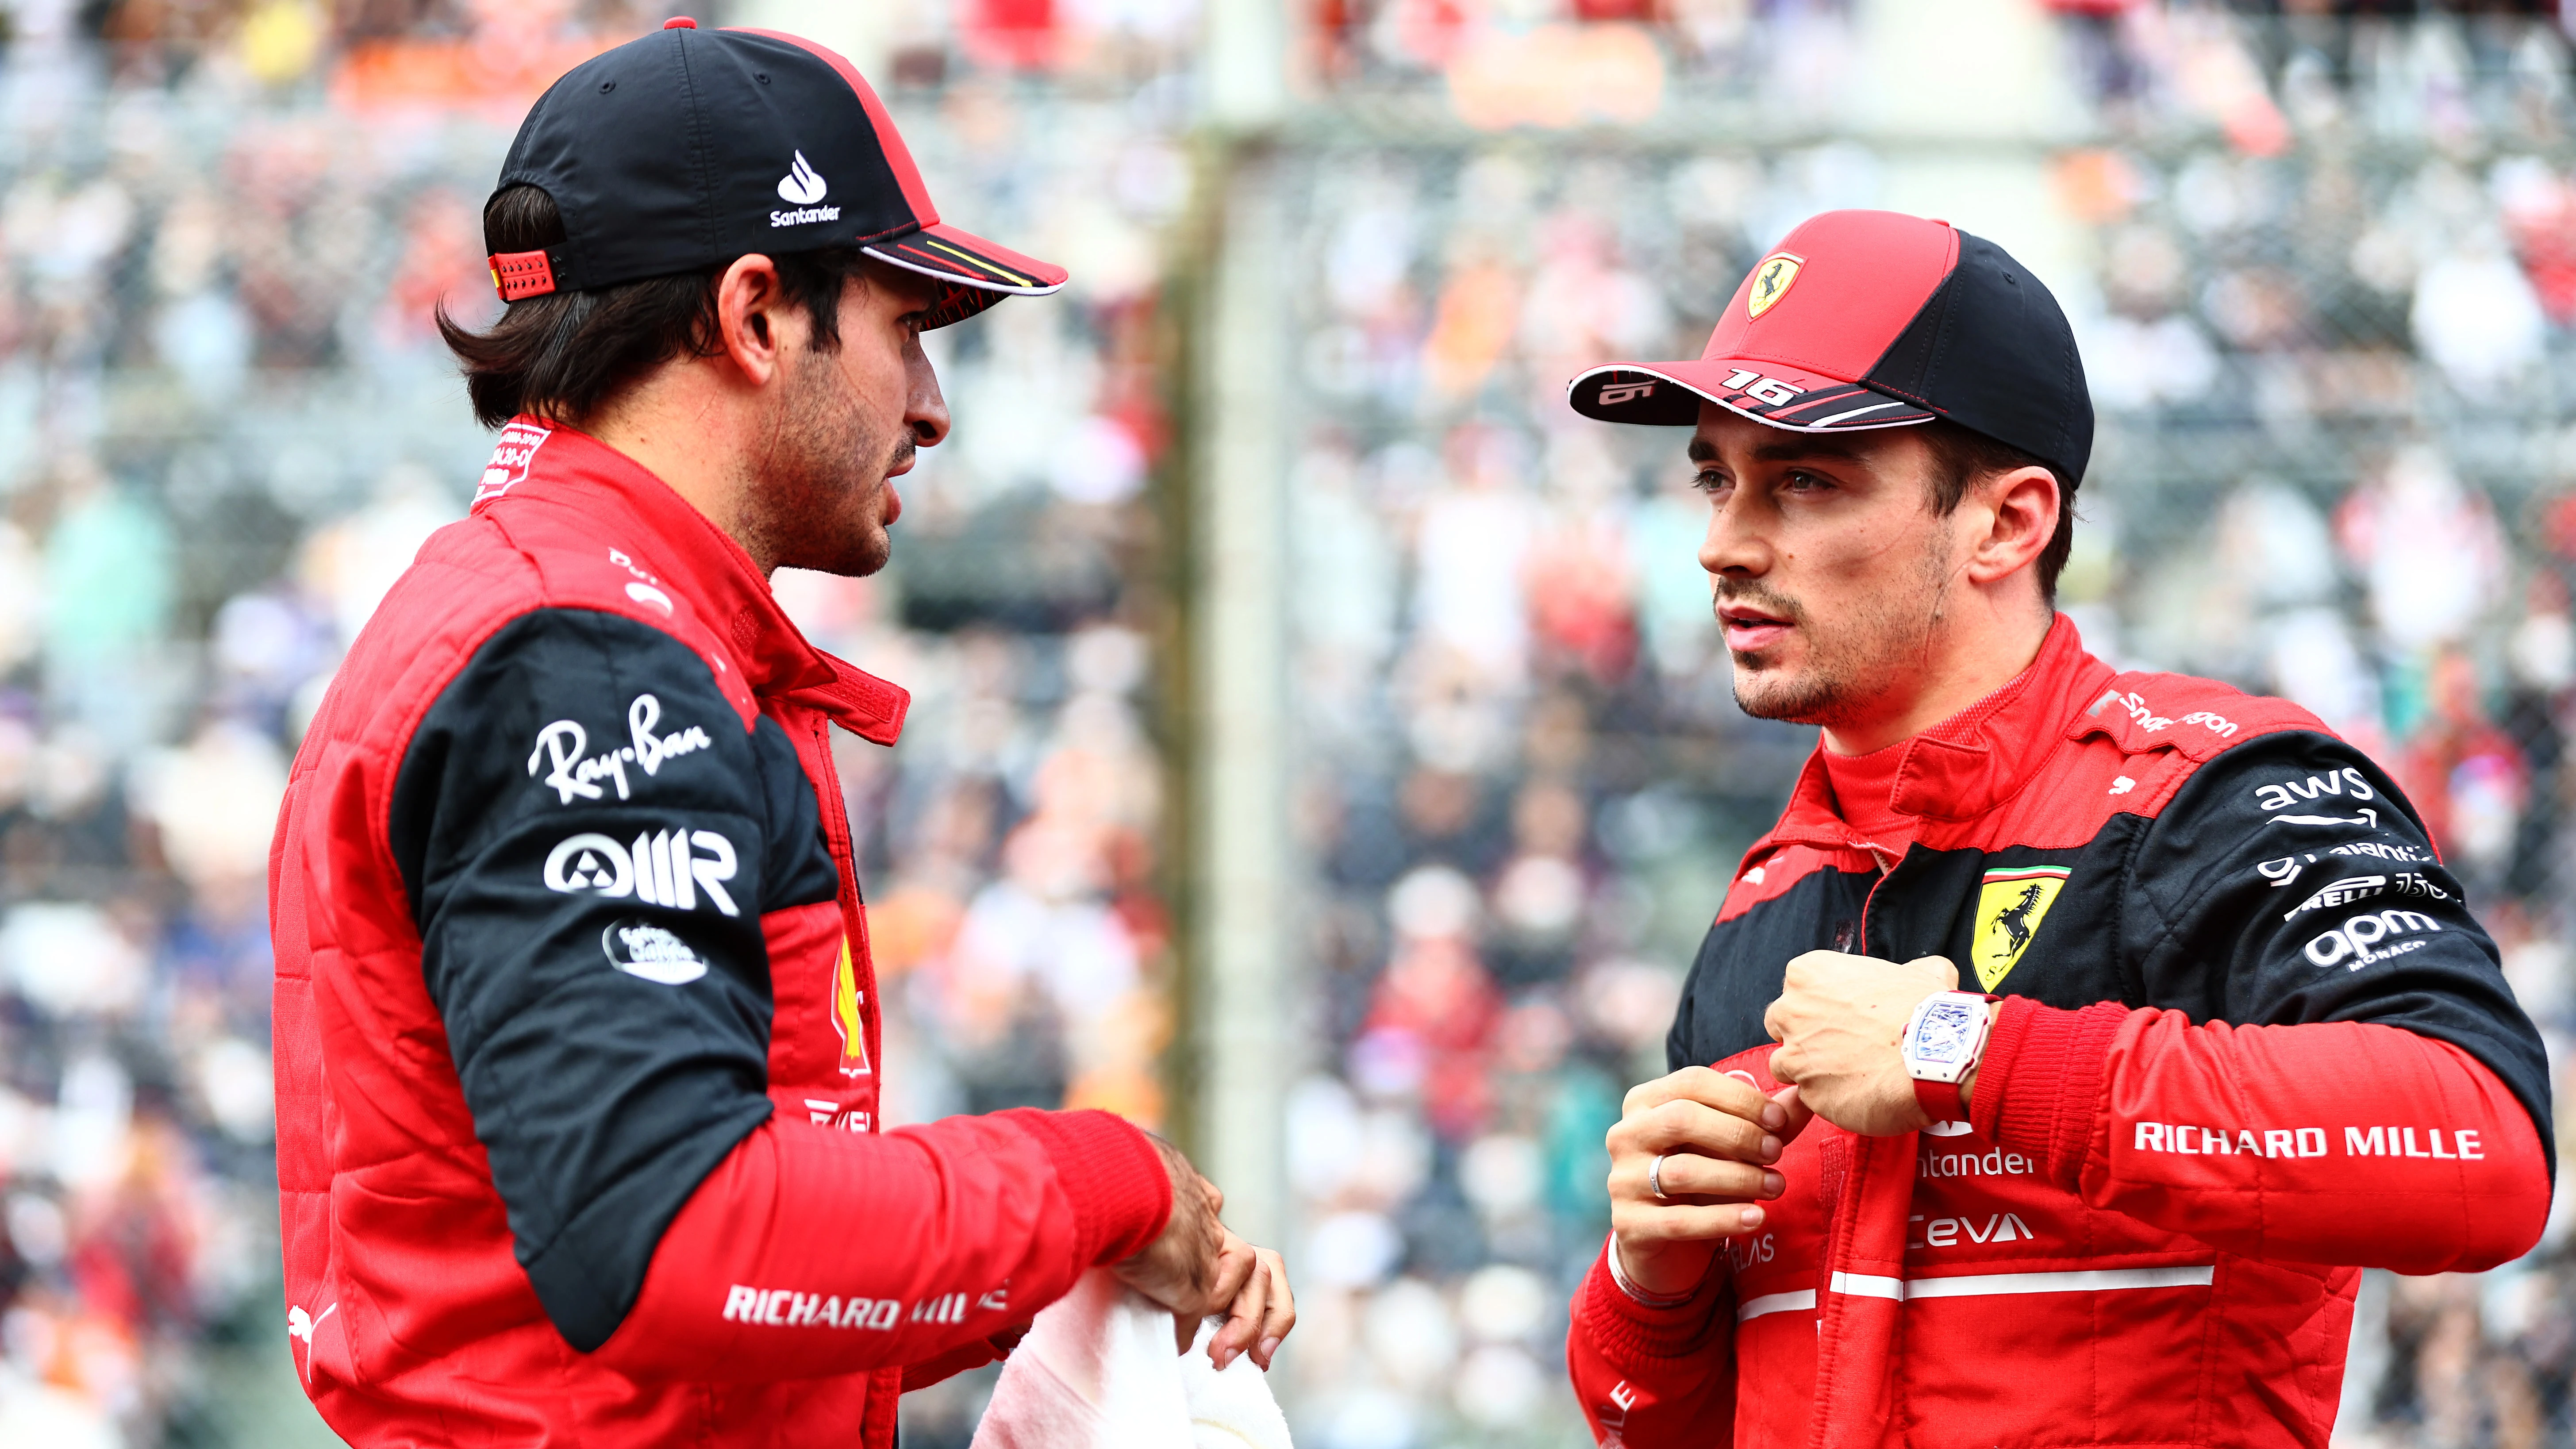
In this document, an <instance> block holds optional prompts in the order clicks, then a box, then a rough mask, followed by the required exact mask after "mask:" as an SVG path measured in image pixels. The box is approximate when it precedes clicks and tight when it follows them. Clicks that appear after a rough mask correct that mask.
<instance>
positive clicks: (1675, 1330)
mask: <svg viewBox="0 0 2576 1449" xmlns="http://www.w3.org/2000/svg"><path fill="white" fill-rule="evenodd" d="M1725 1281H1726V1275H1725V1274H1724V1273H1721V1272H1719V1271H1718V1268H1717V1264H1716V1263H1715V1261H1713V1260H1712V1261H1711V1262H1710V1264H1709V1271H1708V1276H1707V1277H1705V1278H1703V1279H1701V1280H1700V1285H1699V1287H1698V1288H1697V1289H1695V1290H1693V1291H1692V1293H1691V1296H1690V1297H1689V1298H1687V1299H1684V1300H1683V1301H1682V1302H1680V1303H1676V1304H1673V1305H1671V1306H1669V1307H1656V1306H1653V1305H1650V1304H1646V1303H1641V1302H1639V1301H1638V1300H1636V1299H1635V1298H1632V1297H1630V1296H1629V1295H1628V1293H1627V1292H1626V1290H1624V1289H1623V1288H1621V1287H1620V1285H1619V1282H1618V1279H1617V1278H1616V1277H1615V1276H1613V1270H1612V1269H1611V1267H1610V1245H1609V1243H1608V1241H1607V1240H1606V1239H1605V1240H1604V1241H1603V1243H1602V1245H1601V1256H1600V1257H1598V1258H1596V1259H1594V1260H1593V1263H1592V1272H1591V1274H1590V1275H1589V1276H1588V1277H1586V1278H1585V1279H1584V1280H1583V1289H1582V1291H1581V1292H1580V1293H1578V1294H1576V1295H1575V1301H1574V1316H1575V1318H1576V1320H1577V1321H1578V1322H1579V1323H1580V1324H1581V1325H1582V1327H1583V1329H1584V1331H1585V1332H1587V1333H1589V1334H1590V1335H1591V1336H1592V1342H1593V1344H1594V1346H1596V1347H1598V1348H1599V1349H1600V1350H1601V1353H1602V1356H1603V1357H1604V1358H1607V1359H1609V1360H1610V1361H1611V1362H1612V1363H1620V1364H1626V1363H1634V1362H1636V1361H1638V1360H1639V1359H1648V1358H1683V1357H1686V1356H1688V1355H1690V1354H1693V1353H1696V1352H1698V1351H1699V1350H1700V1349H1701V1348H1702V1347H1704V1346H1706V1344H1707V1342H1708V1338H1709V1332H1710V1329H1711V1327H1712V1325H1713V1324H1714V1322H1715V1321H1716V1319H1717V1316H1718V1315H1717V1310H1718V1309H1719V1308H1720V1307H1721V1306H1722V1305H1723V1304H1724V1303H1725V1301H1726V1294H1725V1292H1724V1291H1723V1290H1722V1289H1721V1288H1720V1287H1719V1286H1718V1285H1720V1284H1722V1283H1724V1282H1725Z"/></svg>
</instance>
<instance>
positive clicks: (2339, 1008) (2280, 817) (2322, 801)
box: [2121, 731, 2557, 1174]
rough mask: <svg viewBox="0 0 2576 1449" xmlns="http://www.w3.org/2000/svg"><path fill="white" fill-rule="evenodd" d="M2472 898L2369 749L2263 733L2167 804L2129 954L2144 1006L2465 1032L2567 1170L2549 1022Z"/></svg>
mask: <svg viewBox="0 0 2576 1449" xmlns="http://www.w3.org/2000/svg"><path fill="white" fill-rule="evenodd" d="M2465 896H2466V892H2465V891H2464V890H2462V888H2461V886H2460V882H2459V880H2458V878H2457V877H2455V876H2453V875H2452V874H2451V872H2450V871H2449V870H2447V869H2446V868H2444V867H2443V865H2442V864H2441V862H2440V861H2439V860H2438V859H2437V858H2436V857H2435V855H2434V852H2433V847H2432V843H2431V841H2430V840H2429V839H2428V838H2427V836H2426V834H2425V831H2424V827H2423V824H2422V822H2421V821H2419V820H2418V819H2417V818H2416V815H2415V810H2414V807H2413V806H2411V805H2409V804H2408V803H2407V801H2406V799H2405V797H2404V796H2403V795H2401V794H2400V793H2399V792H2398V789H2397V785H2396V782H2395V781H2393V780H2391V779H2389V777H2388V776H2387V774H2386V773H2385V772H2383V771H2382V770H2380V768H2379V767H2378V766H2377V765H2375V764H2373V763H2371V760H2370V757H2369V756H2367V755H2365V754H2363V753H2362V752H2361V751H2359V750H2357V749H2355V748H2353V747H2352V746H2351V745H2349V744H2346V743H2344V742H2343V741H2341V740H2338V739H2336V738H2334V737H2333V736H2331V735H2324V734H2317V733H2314V732H2309V731H2286V732H2282V733H2278V734H2267V735H2261V736H2257V737H2256V738H2254V739H2250V740H2247V741H2246V742H2245V743H2243V744H2241V745H2238V746H2236V747H2234V748H2233V749H2229V750H2227V751H2225V752H2223V753H2221V754H2220V755H2219V756H2218V757H2217V758H2215V759H2213V760H2211V761H2210V762H2209V763H2208V764H2206V765H2203V766H2201V767H2200V769H2199V770H2197V771H2196V772H2194V773H2193V775H2192V777H2191V778H2190V779H2189V780H2186V781H2185V782H2184V783H2183V785H2182V788H2181V789H2179V790H2177V791H2176V792H2174V796H2173V799H2172V800H2171V801H2170V802H2168V803H2167V804H2166V806H2165V808H2164V809H2163V810H2162V811H2161V812H2159V814H2158V816H2157V819H2156V822H2155V825H2154V827H2153V828H2152V829H2150V830H2149V831H2148V832H2147V835H2146V838H2145V839H2144V840H2143V841H2142V842H2141V843H2140V846H2139V849H2138V852H2137V855H2136V857H2135V859H2134V864H2133V867H2132V871H2131V883H2130V888H2129V897H2130V900H2129V904H2130V909H2129V910H2128V911H2127V912H2126V913H2125V914H2124V917H2123V920H2122V923H2121V935H2122V937H2123V938H2124V939H2123V941H2122V954H2123V955H2124V956H2125V957H2127V958H2128V959H2129V960H2131V961H2133V962H2135V963H2136V969H2137V971H2138V980H2139V984H2140V986H2141V988H2142V992H2143V995H2144V997H2145V1001H2144V1004H2146V1005H2151V1006H2162V1007H2168V1008H2173V1009H2177V1010H2181V1011H2185V1012H2188V1013H2190V1015H2191V1017H2192V1019H2193V1020H2194V1021H2224V1022H2231V1023H2236V1024H2240V1025H2259V1026H2287V1025H2295V1024H2299V1023H2303V1022H2317V1021H2366V1022H2376V1023H2379V1024H2382V1025H2386V1026H2397V1027H2404V1028H2405V1029H2406V1030H2408V1031H2412V1032H2415V1033H2418V1034H2419V1035H2423V1036H2428V1037H2432V1038H2434V1039H2436V1040H2438V1041H2446V1042H2449V1043H2451V1044H2452V1045H2454V1046H2456V1047H2458V1048H2460V1049H2461V1050H2462V1051H2465V1052H2467V1053H2468V1054H2469V1055H2471V1056H2473V1057H2475V1058H2477V1059H2478V1060H2479V1061H2480V1062H2482V1063H2484V1064H2485V1065H2486V1067H2487V1068H2488V1070H2490V1071H2492V1072H2494V1073H2495V1074H2496V1076H2497V1077H2498V1078H2499V1079H2500V1080H2501V1081H2503V1083H2504V1084H2505V1086H2506V1087H2507V1088H2508V1089H2509V1090H2511V1091H2512V1092H2513V1094H2514V1096H2515V1097H2516V1098H2518V1099H2519V1100H2520V1101H2521V1102H2522V1105H2523V1107H2524V1108H2525V1109H2526V1110H2528V1111H2529V1112H2530V1113H2531V1117H2532V1122H2533V1123H2534V1125H2535V1126H2536V1127H2537V1128H2538V1130H2539V1133H2540V1141H2541V1145H2542V1147H2543V1149H2544V1150H2546V1151H2549V1152H2550V1154H2551V1164H2550V1165H2551V1171H2552V1173H2553V1174H2554V1173H2555V1171H2556V1168H2557V1162H2556V1155H2555V1153H2556V1149H2555V1142H2554V1139H2553V1137H2552V1135H2551V1131H2550V1107H2549V1066H2548V1058H2547V1056H2546V1054H2545V1053H2544V1051H2543V1049H2542V1047H2541V1042H2540V1033H2539V1032H2538V1030H2537V1029H2535V1028H2534V1027H2533V1026H2532V1024H2531V1019H2530V1018H2529V1017H2528V1016H2526V1015H2525V1014H2524V1013H2523V1010H2522V1007H2521V1006H2520V1004H2519V1003H2517V1002H2516V1001H2515V1000H2514V997H2513V991H2512V988H2511V987H2509V986H2508V985H2506V983H2505V979H2504V972H2503V969H2502V968H2501V967H2500V966H2499V964H2498V956H2497V952H2496V945H2495V942H2494V940H2493V939H2492V938H2490V937H2489V936H2488V935H2487V933H2486V929H2485V928H2484V927H2482V926H2480V925H2479V924H2478V922H2477V919H2476V918H2475V917H2474V916H2472V915H2470V914H2469V908H2468V904H2467V902H2466V900H2465V899H2464V897H2465Z"/></svg>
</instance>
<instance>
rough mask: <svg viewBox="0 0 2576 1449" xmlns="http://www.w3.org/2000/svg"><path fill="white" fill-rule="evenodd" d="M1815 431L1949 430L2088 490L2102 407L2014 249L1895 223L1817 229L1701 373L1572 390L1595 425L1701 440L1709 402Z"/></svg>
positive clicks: (1646, 371) (1920, 222)
mask: <svg viewBox="0 0 2576 1449" xmlns="http://www.w3.org/2000/svg"><path fill="white" fill-rule="evenodd" d="M1703 398H1705V399H1706V400H1708V401H1710V402H1713V403H1716V404H1717V405H1718V406H1720V407H1723V408H1727V409H1729V410H1731V411H1733V412H1737V413H1741V414H1743V415H1744V416H1745V417H1748V418H1751V419H1753V420H1754V421H1756V422H1761V423H1768V424H1770V425H1771V426H1773V427H1776V428H1787V429H1790V430H1792V431H1795V432H1801V433H1827V432H1840V431H1844V430H1846V429H1861V428H1899V427H1905V426H1907V425H1909V424H1913V423H1922V422H1929V421H1930V420H1932V419H1934V418H1948V419H1949V420H1950V421H1952V422H1955V423H1958V424H1959V425H1961V426H1963V427H1966V428H1970V429H1973V430H1974V431H1976V432H1980V433H1983V434H1985V435H1986V436H1987V437H1990V438H1993V439H1995V440H1996V441H1998V442H2003V443H2009V444H2011V445H2012V446H2014V447H2016V448H2019V449H2021V450H2022V451H2023V452H2025V453H2028V454H2030V455H2031V456H2033V457H2035V458H2037V459H2039V460H2040V461H2041V462H2043V463H2046V464H2048V465H2049V466H2050V467H2053V468H2055V469H2056V470H2057V471H2058V472H2059V473H2060V474H2061V475H2063V476H2064V477H2065V478H2066V479H2067V480H2068V481H2069V482H2070V483H2080V482H2082V481H2083V478H2084V465H2085V463H2086V462H2087V461H2088V460H2089V459H2090V458H2091V457H2092V454H2093V396H2092V394H2091V392H2090V391H2088V390H2087V389H2086V387H2085V385H2084V359H2083V358H2082V357H2080V356H2078V355H2077V353H2076V350H2075V331H2074V329H2073V328H2072V327H2070V326H2068V325H2067V322H2066V313H2065V312H2064V311H2063V310H2061V309H2060V308H2059V307H2058V305H2057V299H2056V298H2055V297H2054V296H2052V295H2050V294H2049V290H2048V288H2047V287H2045V286H2043V285H2041V284H2040V280H2039V278H2037V277H2035V276H2032V275H2031V273H2030V270H2029V269H2028V268H2027V267H2024V266H2022V265H2021V264H2020V263H2019V262H2016V261H2014V260H2013V259H2012V256H2011V255H2010V254H2009V253H2007V252H2006V251H2005V250H2004V249H2003V248H2002V247H1999V246H1996V245H1995V244H1994V243H1993V242H1990V241H1987V240H1986V239H1985V238H1983V237H1979V236H1971V235H1970V234H1968V233H1967V232H1964V231H1961V230H1959V229H1958V228H1957V227H1954V226H1951V225H1950V224H1949V223H1947V222H1941V221H1927V220H1925V219H1923V218H1922V217H1919V216H1906V215H1903V214H1901V213H1899V212H1893V211H1828V212H1825V213H1823V214H1821V215H1819V216H1814V217H1810V218H1808V219H1807V220H1806V221H1805V222H1804V223H1802V224H1800V225H1799V227H1798V229H1797V230H1795V231H1792V232H1790V233H1789V235H1788V236H1787V237H1786V238H1784V239H1782V241H1781V243H1780V245H1779V246H1778V247H1777V248H1775V249H1774V250H1773V251H1772V252H1771V253H1770V254H1769V255H1768V256H1765V257H1764V258H1763V259H1762V260H1761V261H1759V262H1757V263H1755V264H1754V267H1753V270H1752V272H1751V273H1750V274H1749V275H1747V276H1746V277H1745V279H1744V284H1743V285H1742V286H1740V287H1737V288H1736V289H1735V297H1734V300H1732V301H1730V302H1728V303H1727V304H1726V312H1725V315H1724V316H1722V317H1720V318H1719V319H1718V324H1717V330H1716V331H1714V332H1712V333H1710V334H1709V338H1708V347H1707V350H1705V351H1704V352H1702V353H1701V354H1700V356H1699V360H1698V361H1696V362H1614V363H1610V364H1608V365H1606V366H1602V367H1596V368H1593V369H1592V370H1590V371H1589V372H1586V373H1584V374H1583V375H1582V376H1580V377H1577V378H1576V379H1574V381H1573V382H1572V383H1570V384H1568V385H1567V388H1566V400H1567V401H1568V402H1569V403H1571V404H1573V407H1574V410H1575V411H1576V412H1579V413H1581V414H1583V415H1584V416H1585V417H1588V418H1599V419H1601V420H1603V421H1604V422H1613V423H1652V424H1658V425H1662V426H1667V427H1671V426H1679V427H1688V426H1690V425H1691V424H1693V423H1695V422H1697V421H1698V420H1699V408H1700V401H1701V399H1703Z"/></svg>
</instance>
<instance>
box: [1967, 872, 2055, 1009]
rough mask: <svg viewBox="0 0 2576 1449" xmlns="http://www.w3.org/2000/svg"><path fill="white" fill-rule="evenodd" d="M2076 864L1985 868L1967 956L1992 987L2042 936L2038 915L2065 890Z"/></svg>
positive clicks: (1981, 980) (1987, 987)
mask: <svg viewBox="0 0 2576 1449" xmlns="http://www.w3.org/2000/svg"><path fill="white" fill-rule="evenodd" d="M2070 869H2071V867H2068V866H2063V865H2023V866H2007V867H2003V868H1999V869H1996V870H1990V871H1987V872H1986V878H1985V882H1984V885H1983V887H1982V888H1981V889H1980V890H1979V891H1978V892H1977V934H1976V935H1975V936H1974V937H1973V938H1972V939H1971V940H1970V941H1969V942H1968V960H1969V961H1970V962H1971V963H1972V964H1974V965H1975V966H1976V968H1977V980H1978V981H1979V982H1980V983H1982V984H1983V985H1984V986H1985V988H1986V989H1987V990H1988V991H1992V990H1994V989H1995V988H1996V987H1997V986H1998V985H2001V984H2002V982H2003V979H2004V978H2005V977H2006V976H2009V975H2011V974H2012V969H2013V967H2014V966H2016V965H2018V964H2020V962H2021V953H2022V952H2023V951H2025V950H2027V949H2029V946H2030V939H2031V937H2033V936H2036V935H2038V934H2039V919H2040V917H2042V916H2045V915H2047V914H2048V908H2049V907H2050V906H2051V905H2053V904H2055V903H2056V901H2057V893H2058V892H2059V891H2062V890H2064V889H2066V877H2067V874H2068V872H2069V871H2070Z"/></svg>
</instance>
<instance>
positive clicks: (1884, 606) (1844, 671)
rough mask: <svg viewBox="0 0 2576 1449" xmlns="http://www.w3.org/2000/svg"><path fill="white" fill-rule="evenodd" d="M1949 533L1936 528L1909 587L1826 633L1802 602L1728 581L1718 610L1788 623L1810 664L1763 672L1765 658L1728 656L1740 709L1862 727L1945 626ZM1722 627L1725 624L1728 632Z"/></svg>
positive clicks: (1873, 598) (1875, 596)
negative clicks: (1746, 610)
mask: <svg viewBox="0 0 2576 1449" xmlns="http://www.w3.org/2000/svg"><path fill="white" fill-rule="evenodd" d="M1947 544H1948V530H1947V529H1944V528H1936V529H1934V530H1933V531H1932V537H1931V538H1930V540H1929V541H1928V542H1927V543H1926V545H1925V548H1924V551H1923V555H1922V557H1921V558H1920V559H1919V560H1918V561H1917V564H1916V567H1915V568H1914V569H1912V570H1910V571H1909V572H1908V574H1907V575H1906V580H1905V581H1906V583H1907V584H1908V585H1909V586H1910V587H1906V588H1901V589H1891V590H1879V591H1873V592H1872V593H1870V594H1868V595H1867V596H1866V599H1867V602H1866V604H1865V605H1863V606H1862V607H1861V608H1859V609H1856V610H1853V611H1850V612H1849V613H1847V614H1844V615H1842V616H1840V617H1837V618H1835V619H1833V620H1831V621H1829V622H1828V623H1827V624H1825V625H1824V626H1823V627H1819V626H1818V624H1817V622H1816V621H1815V620H1813V619H1811V618H1810V617H1808V614H1807V611H1806V609H1805V608H1804V607H1802V606H1801V605H1800V604H1799V603H1798V602H1797V601H1796V600H1794V599H1791V598H1790V597H1789V596H1787V595H1786V594H1782V593H1778V592H1776V591H1774V590H1772V589H1770V588H1768V587H1766V586H1765V585H1763V584H1761V583H1758V582H1753V583H1743V584H1738V583H1736V582H1734V581H1733V580H1724V581H1721V583H1720V585H1719V590H1718V595H1717V598H1716V600H1715V601H1714V607H1717V608H1721V609H1722V608H1724V607H1725V606H1726V605H1728V604H1736V603H1740V604H1747V605H1751V606H1752V607H1754V608H1758V609H1760V610H1762V611H1763V612H1765V613H1768V614H1772V615H1775V616H1777V617H1779V618H1782V619H1785V620H1787V621H1788V622H1789V623H1790V624H1791V625H1792V626H1794V627H1795V629H1796V633H1797V636H1798V637H1800V638H1803V639H1804V640H1805V641H1806V645H1807V661H1806V664H1805V665H1804V667H1802V668H1798V669H1795V670H1791V669H1787V668H1783V667H1780V666H1777V665H1769V666H1766V665H1763V664H1761V663H1759V662H1756V661H1757V658H1758V656H1753V655H1746V654H1740V653H1735V652H1733V651H1729V654H1730V657H1731V658H1732V659H1733V661H1734V664H1735V679H1734V684H1735V705H1736V708H1738V709H1741V710H1743V711H1744V712H1745V713H1746V714H1748V715H1751V716H1752V717H1753V718H1755V719H1776V720H1784V721H1787V722H1788V723H1791V724H1804V725H1822V726H1824V727H1825V728H1827V729H1835V728H1838V727H1841V726H1845V725H1850V724H1854V723H1857V722H1859V721H1860V720H1862V719H1864V718H1865V717H1867V716H1868V715H1869V714H1871V713H1872V712H1873V706H1875V705H1876V704H1877V703H1878V702H1879V701H1880V700H1882V699H1883V698H1884V697H1885V696H1886V695H1887V694H1888V693H1889V692H1890V691H1891V690H1893V689H1895V688H1896V687H1897V685H1898V682H1899V681H1900V680H1902V679H1903V678H1904V677H1905V676H1906V674H1907V673H1908V672H1910V671H1914V670H1917V669H1919V668H1920V667H1921V665H1922V662H1923V659H1924V657H1925V655H1926V653H1927V652H1928V650H1929V647H1930V645H1931V641H1932V636H1933V634H1934V632H1935V631H1936V630H1938V629H1939V628H1940V627H1941V619H1942V612H1941V602H1942V598H1943V595H1944V593H1945V592H1946V590H1947V588H1948V583H1949V580H1948V570H1947V568H1946V567H1945V560H1946V557H1947V554H1948V547H1947ZM1721 627H1723V625H1721Z"/></svg>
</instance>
